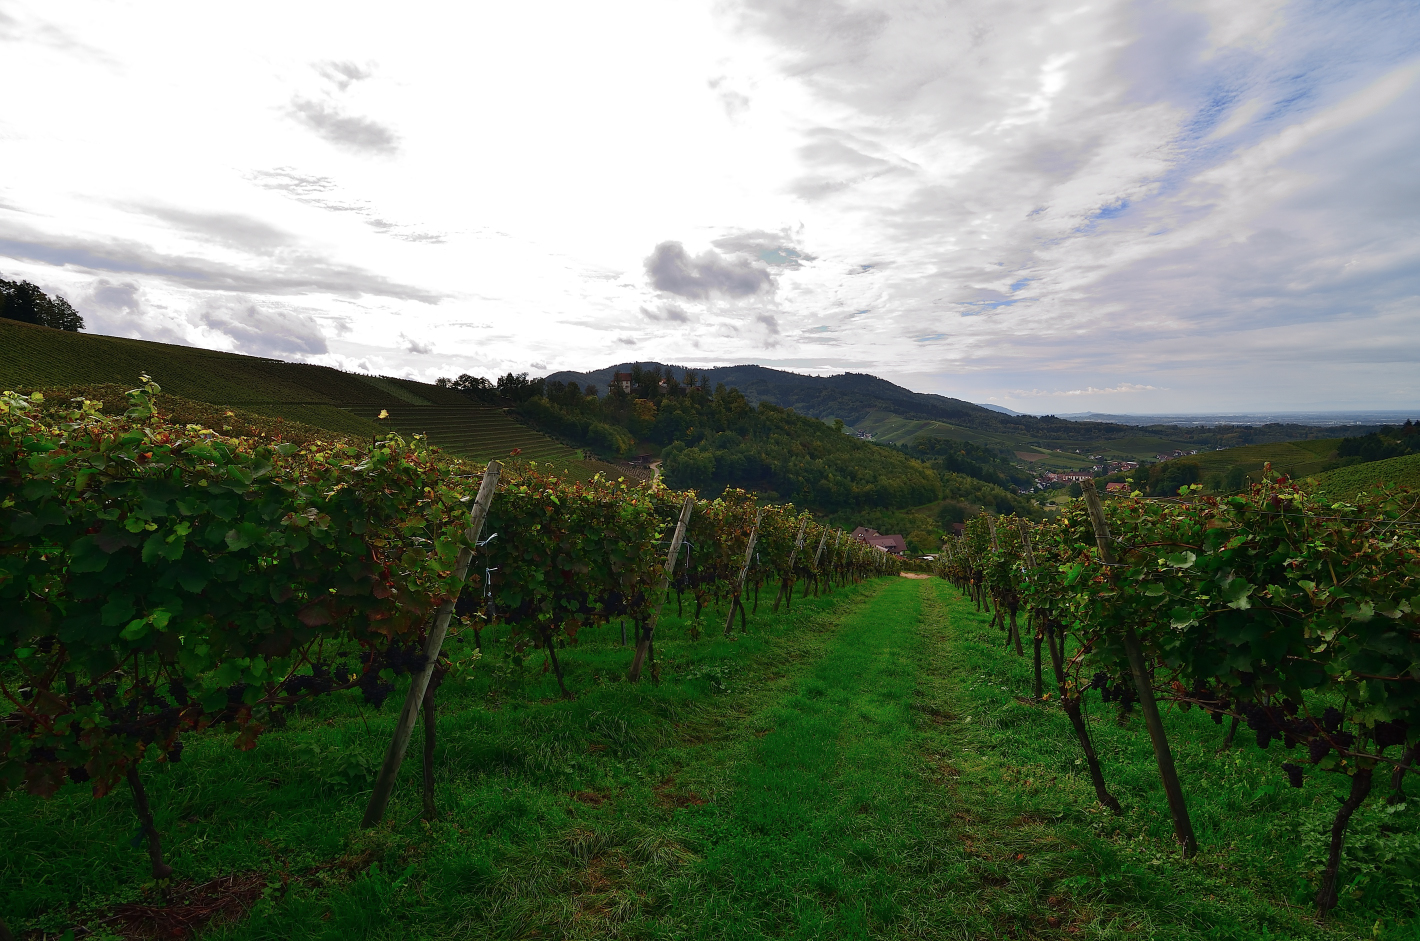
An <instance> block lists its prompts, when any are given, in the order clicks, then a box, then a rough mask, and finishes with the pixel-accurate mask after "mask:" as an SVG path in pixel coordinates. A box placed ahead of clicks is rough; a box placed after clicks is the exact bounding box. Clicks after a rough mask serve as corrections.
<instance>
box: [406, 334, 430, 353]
mask: <svg viewBox="0 0 1420 941" xmlns="http://www.w3.org/2000/svg"><path fill="white" fill-rule="evenodd" d="M399 338H400V339H401V340H403V341H404V349H405V351H406V352H409V353H417V354H419V355H420V356H428V355H429V354H430V353H432V352H434V344H432V343H420V342H419V341H418V340H415V339H412V338H410V337H407V336H405V335H404V334H403V333H401V334H400V335H399Z"/></svg>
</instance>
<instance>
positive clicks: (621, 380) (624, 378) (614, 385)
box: [607, 372, 631, 394]
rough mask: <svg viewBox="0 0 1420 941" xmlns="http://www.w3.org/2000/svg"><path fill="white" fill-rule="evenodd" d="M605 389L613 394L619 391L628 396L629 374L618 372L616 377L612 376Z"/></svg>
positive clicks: (629, 389)
mask: <svg viewBox="0 0 1420 941" xmlns="http://www.w3.org/2000/svg"><path fill="white" fill-rule="evenodd" d="M607 388H608V389H610V390H611V391H612V392H615V391H617V390H618V389H620V390H621V391H622V392H625V393H628V394H630V392H631V373H629V372H619V373H617V374H616V375H614V376H612V377H611V382H609V383H607Z"/></svg>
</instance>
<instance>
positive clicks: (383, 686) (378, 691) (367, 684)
mask: <svg viewBox="0 0 1420 941" xmlns="http://www.w3.org/2000/svg"><path fill="white" fill-rule="evenodd" d="M359 685H360V692H361V693H363V694H364V696H365V702H367V703H369V704H370V705H371V706H373V707H374V708H376V709H378V708H380V707H381V706H383V705H384V703H385V700H386V699H388V698H389V695H390V693H392V692H394V684H393V683H386V682H385V681H384V680H381V679H380V674H379V671H378V670H366V671H365V672H364V673H363V674H361V675H360V684H359Z"/></svg>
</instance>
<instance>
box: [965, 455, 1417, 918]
mask: <svg viewBox="0 0 1420 941" xmlns="http://www.w3.org/2000/svg"><path fill="white" fill-rule="evenodd" d="M1197 489H1198V488H1190V487H1184V488H1183V491H1184V493H1183V494H1182V495H1181V497H1180V498H1178V499H1169V500H1151V499H1142V498H1139V497H1138V496H1137V495H1136V496H1135V497H1132V498H1127V499H1114V500H1109V501H1104V502H1101V501H1100V500H1099V498H1098V496H1097V495H1096V494H1095V493H1094V491H1093V488H1087V491H1086V494H1085V496H1086V499H1084V500H1079V501H1076V502H1075V503H1074V504H1072V505H1071V506H1069V507H1068V508H1067V509H1066V510H1065V511H1064V512H1063V513H1062V514H1061V515H1060V517H1059V518H1058V519H1055V520H1052V521H1048V522H1045V523H1040V524H1035V523H1029V522H1027V521H1024V520H1019V519H1016V518H1013V517H999V518H995V519H989V518H987V517H985V516H979V517H977V518H975V519H973V520H972V521H970V522H969V523H968V525H967V527H966V531H965V533H964V534H963V536H962V537H961V538H959V539H952V540H949V542H948V545H947V546H946V549H945V551H944V553H943V555H942V556H941V558H940V560H939V563H938V565H939V574H941V575H942V576H943V577H945V578H948V579H950V580H952V581H954V582H956V583H957V584H958V585H959V586H960V587H961V588H962V589H963V590H965V591H967V592H968V593H969V594H970V595H971V596H972V597H973V598H975V599H976V601H977V604H978V605H979V606H987V607H991V608H992V609H993V620H997V619H999V621H1000V622H1001V623H1002V625H1003V627H1004V628H1005V629H1006V630H1007V632H1008V644H1009V643H1014V644H1015V646H1016V649H1017V651H1018V652H1021V650H1022V648H1021V641H1020V634H1019V633H1018V629H1017V626H1016V625H1017V614H1018V611H1020V609H1024V610H1025V611H1026V612H1028V614H1029V617H1030V619H1031V624H1032V625H1033V633H1034V657H1035V695H1036V697H1037V698H1040V697H1041V696H1042V693H1041V686H1042V672H1043V668H1042V653H1041V650H1042V646H1044V647H1045V648H1046V649H1047V650H1048V651H1049V653H1050V657H1051V665H1052V668H1053V672H1054V673H1055V676H1056V685H1057V688H1058V693H1059V701H1060V702H1061V704H1062V706H1063V707H1064V708H1065V711H1066V712H1067V713H1068V714H1069V715H1070V718H1071V721H1072V724H1073V725H1074V727H1075V731H1076V733H1077V736H1078V738H1079V740H1080V744H1081V746H1082V748H1083V750H1084V751H1085V755H1086V758H1087V759H1088V765H1089V770H1090V773H1091V775H1092V778H1093V781H1094V784H1095V789H1096V793H1097V795H1098V797H1099V799H1100V802H1101V803H1102V804H1104V805H1105V806H1108V807H1111V808H1112V809H1116V810H1117V809H1118V802H1117V801H1116V800H1115V799H1114V797H1113V796H1112V795H1110V794H1109V792H1108V787H1107V784H1106V782H1105V778H1104V773H1103V769H1102V768H1101V767H1100V764H1099V761H1098V759H1097V756H1095V754H1094V752H1093V748H1092V746H1091V744H1090V741H1089V736H1088V733H1087V730H1086V728H1085V725H1084V723H1083V721H1082V720H1081V718H1080V715H1079V712H1080V708H1079V702H1080V697H1081V695H1083V694H1084V692H1085V691H1086V690H1088V689H1097V690H1099V691H1100V692H1101V694H1102V695H1103V697H1104V699H1105V701H1106V702H1114V703H1116V704H1118V706H1119V707H1120V708H1121V709H1123V710H1125V711H1128V710H1130V709H1133V708H1136V707H1137V708H1140V709H1141V711H1142V712H1143V713H1144V717H1145V720H1146V723H1145V724H1146V727H1147V728H1148V729H1149V731H1150V734H1151V737H1152V738H1153V743H1154V747H1155V754H1156V757H1157V758H1158V760H1159V766H1160V773H1161V776H1162V778H1163V783H1164V785H1165V791H1166V793H1167V794H1168V796H1169V798H1170V805H1171V808H1170V809H1171V812H1172V814H1173V817H1174V824H1175V831H1176V833H1177V834H1178V837H1179V840H1180V842H1181V843H1182V844H1183V847H1184V852H1185V854H1191V853H1192V851H1193V848H1194V846H1195V845H1196V844H1195V842H1194V838H1193V834H1192V827H1191V824H1190V823H1189V820H1188V816H1187V807H1186V803H1185V801H1184V799H1183V792H1182V790H1181V786H1180V784H1179V782H1178V780H1177V775H1176V773H1175V772H1174V770H1173V764H1172V756H1171V752H1170V751H1169V747H1168V742H1167V736H1166V734H1165V730H1164V728H1163V725H1162V722H1161V720H1159V719H1158V715H1157V706H1156V704H1157V703H1159V702H1163V703H1165V704H1167V703H1173V704H1176V705H1177V706H1178V707H1179V708H1182V709H1190V708H1199V709H1203V710H1205V711H1206V712H1207V713H1208V714H1209V715H1210V716H1212V717H1213V719H1214V720H1215V721H1217V722H1219V723H1222V722H1224V721H1229V722H1230V723H1231V727H1230V730H1229V735H1228V741H1229V742H1231V737H1232V732H1233V731H1235V730H1236V729H1237V728H1238V727H1239V725H1241V724H1245V725H1246V727H1247V728H1248V729H1249V730H1250V731H1251V732H1252V733H1254V739H1255V742H1256V744H1257V746H1258V747H1260V748H1267V747H1268V746H1269V745H1270V744H1271V743H1272V742H1274V741H1278V742H1280V743H1281V746H1282V747H1283V748H1285V749H1287V750H1289V751H1291V752H1292V753H1294V754H1295V756H1296V757H1294V758H1292V759H1291V760H1290V761H1288V762H1286V763H1285V764H1283V765H1282V770H1283V771H1284V773H1285V774H1286V775H1287V778H1288V782H1289V783H1290V784H1291V786H1293V787H1301V786H1302V785H1303V781H1304V778H1305V777H1306V776H1307V775H1308V774H1310V773H1318V772H1320V773H1328V774H1339V775H1345V776H1347V777H1348V778H1349V779H1350V782H1349V795H1348V797H1347V799H1346V800H1345V801H1344V802H1343V803H1342V805H1341V807H1340V809H1339V810H1338V812H1337V816H1336V818H1335V820H1334V822H1333V827H1332V840H1331V848H1330V850H1331V851H1330V857H1329V859H1328V865H1327V868H1326V871H1325V872H1324V874H1323V878H1322V884H1321V887H1320V889H1319V891H1318V895H1317V907H1318V910H1319V912H1325V911H1327V910H1329V909H1330V908H1331V907H1333V906H1334V905H1335V904H1336V899H1337V871H1338V867H1339V862H1340V851H1341V845H1342V840H1343V839H1344V834H1345V830H1346V827H1347V824H1348V823H1349V821H1350V819H1351V816H1352V815H1353V814H1354V813H1355V811H1356V809H1357V808H1358V807H1360V806H1361V804H1362V803H1363V802H1364V801H1365V800H1366V798H1367V797H1368V796H1369V794H1370V792H1371V790H1372V787H1373V782H1374V780H1375V778H1376V776H1377V775H1382V776H1383V777H1389V779H1390V787H1391V789H1392V792H1393V795H1400V794H1402V793H1403V787H1404V781H1405V777H1406V775H1407V774H1410V773H1414V772H1415V770H1416V769H1415V759H1416V757H1417V755H1418V754H1420V525H1417V524H1420V495H1417V494H1414V493H1410V492H1407V491H1403V490H1398V489H1384V488H1381V489H1378V490H1377V491H1375V492H1373V493H1371V494H1370V495H1368V496H1366V497H1364V498H1361V499H1358V501H1357V502H1354V503H1335V504H1333V503H1327V502H1325V501H1323V500H1321V499H1320V498H1318V497H1316V496H1313V495H1312V494H1310V493H1308V492H1307V491H1306V490H1304V489H1303V488H1302V487H1301V486H1299V485H1298V484H1297V483H1296V482H1294V481H1290V480H1288V479H1286V478H1285V477H1280V476H1276V475H1273V474H1271V472H1270V468H1269V470H1268V474H1267V479H1266V480H1265V481H1264V482H1263V483H1261V484H1258V485H1256V486H1254V487H1253V488H1252V490H1251V491H1250V492H1248V493H1245V494H1239V495H1235V496H1230V497H1202V496H1199V495H1198V494H1197V492H1196V491H1197ZM1013 632H1014V633H1013ZM1067 642H1073V649H1074V652H1073V653H1071V652H1070V651H1069V650H1067V646H1066V645H1067ZM1392 799H1396V798H1395V796H1393V797H1392Z"/></svg>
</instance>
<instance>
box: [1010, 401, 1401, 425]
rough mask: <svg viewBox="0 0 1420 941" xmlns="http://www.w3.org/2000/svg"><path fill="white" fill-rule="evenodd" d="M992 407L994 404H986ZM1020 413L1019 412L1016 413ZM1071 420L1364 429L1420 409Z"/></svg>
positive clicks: (1087, 415)
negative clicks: (1354, 427)
mask: <svg viewBox="0 0 1420 941" xmlns="http://www.w3.org/2000/svg"><path fill="white" fill-rule="evenodd" d="M986 407H987V408H992V407H993V406H990V405H988V406H986ZM1012 414H1018V413H1012ZM1060 417H1061V418H1068V419H1070V420H1071V421H1102V422H1111V423H1113V424H1118V425H1180V426H1187V427H1193V428H1212V427H1215V426H1218V425H1306V426H1308V427H1312V428H1331V429H1337V428H1347V427H1349V426H1353V425H1354V426H1357V427H1361V428H1371V427H1379V426H1382V425H1401V424H1404V423H1405V422H1406V421H1407V420H1409V419H1414V418H1416V417H1420V409H1415V410H1411V411H1401V410H1395V409H1370V410H1357V411H1351V412H1345V411H1335V412H1233V413H1228V414H1221V413H1220V414H1211V415H1110V414H1105V413H1103V412H1075V413H1071V414H1068V415H1061V416H1060Z"/></svg>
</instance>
